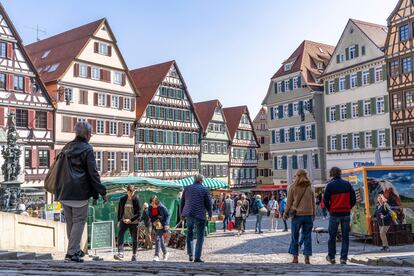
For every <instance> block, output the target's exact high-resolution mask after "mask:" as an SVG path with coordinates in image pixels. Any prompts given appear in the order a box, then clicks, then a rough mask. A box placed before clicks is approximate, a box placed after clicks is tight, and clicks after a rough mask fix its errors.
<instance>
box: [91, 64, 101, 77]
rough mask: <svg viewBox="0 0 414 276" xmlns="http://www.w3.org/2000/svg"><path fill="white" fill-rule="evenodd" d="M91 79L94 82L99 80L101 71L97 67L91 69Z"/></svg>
mask: <svg viewBox="0 0 414 276" xmlns="http://www.w3.org/2000/svg"><path fill="white" fill-rule="evenodd" d="M92 79H94V80H100V79H101V70H100V69H99V68H98V67H92Z"/></svg>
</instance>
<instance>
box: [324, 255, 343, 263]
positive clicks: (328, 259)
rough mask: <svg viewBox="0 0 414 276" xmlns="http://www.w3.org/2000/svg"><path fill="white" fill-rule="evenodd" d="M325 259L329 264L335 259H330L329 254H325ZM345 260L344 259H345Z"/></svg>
mask: <svg viewBox="0 0 414 276" xmlns="http://www.w3.org/2000/svg"><path fill="white" fill-rule="evenodd" d="M326 260H327V261H328V263H330V264H335V259H331V257H329V255H327V256H326ZM345 262H346V261H345Z"/></svg>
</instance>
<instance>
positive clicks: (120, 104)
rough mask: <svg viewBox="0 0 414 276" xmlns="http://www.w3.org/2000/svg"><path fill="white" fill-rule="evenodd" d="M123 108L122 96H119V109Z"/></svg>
mask: <svg viewBox="0 0 414 276" xmlns="http://www.w3.org/2000/svg"><path fill="white" fill-rule="evenodd" d="M123 108H124V97H122V96H121V97H119V110H122V109H123Z"/></svg>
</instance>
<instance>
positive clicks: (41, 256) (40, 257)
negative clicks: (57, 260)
mask: <svg viewBox="0 0 414 276" xmlns="http://www.w3.org/2000/svg"><path fill="white" fill-rule="evenodd" d="M52 259H53V257H52V254H50V253H36V260H52Z"/></svg>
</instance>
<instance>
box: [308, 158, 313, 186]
mask: <svg viewBox="0 0 414 276" xmlns="http://www.w3.org/2000/svg"><path fill="white" fill-rule="evenodd" d="M307 159H308V164H307V167H306V170H307V172H308V177H309V179H310V180H311V181H312V180H313V171H312V169H313V158H312V152H309V153H308V158H307Z"/></svg>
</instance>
